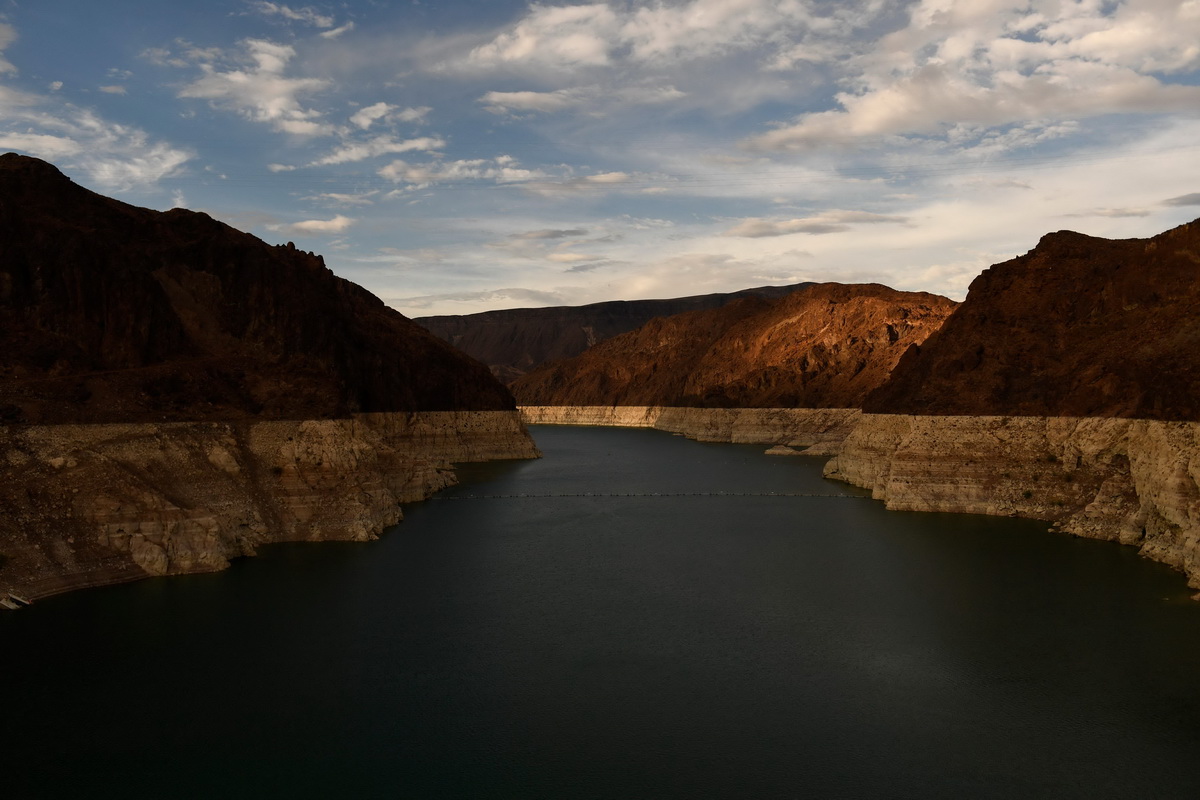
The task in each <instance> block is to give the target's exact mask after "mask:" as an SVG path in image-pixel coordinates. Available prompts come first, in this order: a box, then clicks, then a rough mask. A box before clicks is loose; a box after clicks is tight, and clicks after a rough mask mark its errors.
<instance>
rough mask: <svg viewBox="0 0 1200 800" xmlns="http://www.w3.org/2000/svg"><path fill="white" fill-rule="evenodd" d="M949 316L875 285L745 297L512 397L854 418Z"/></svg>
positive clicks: (588, 355) (619, 341) (619, 343)
mask: <svg viewBox="0 0 1200 800" xmlns="http://www.w3.org/2000/svg"><path fill="white" fill-rule="evenodd" d="M955 305H956V304H955V303H954V302H953V301H951V300H948V299H946V298H944V297H939V296H938V295H934V294H927V293H923V292H920V293H917V292H898V291H896V290H894V289H889V288H888V287H886V286H879V285H876V284H868V285H843V284H837V283H825V284H817V285H814V286H812V287H810V288H808V289H806V290H805V291H803V292H796V293H793V294H790V295H788V296H786V297H783V298H779V299H774V300H770V299H765V298H761V297H748V298H743V299H740V300H738V301H736V302H734V303H730V304H729V305H727V306H725V307H723V308H719V309H710V310H706V311H691V312H687V313H684V314H677V315H675V316H672V317H668V318H663V319H655V320H652V321H651V322H649V323H647V324H646V325H644V326H642V327H641V328H639V329H637V330H635V331H631V332H629V333H626V334H622V335H620V336H617V337H614V338H612V339H609V340H608V341H606V342H602V343H600V344H598V345H596V346H595V347H593V348H591V349H590V350H588V351H586V352H585V353H583V354H581V355H579V356H577V357H575V358H572V359H569V360H566V361H561V362H557V363H552V364H547V365H545V366H543V367H542V368H540V369H537V370H535V371H533V372H531V373H530V374H528V375H526V376H525V377H523V378H520V379H519V380H517V381H515V382H514V383H513V384H512V389H513V393H514V394H515V395H516V397H517V401H518V402H519V403H520V404H522V405H555V406H559V405H664V406H714V407H746V408H770V407H797V408H852V407H857V406H858V405H860V404H861V403H862V400H863V398H864V397H866V395H867V393H868V392H870V391H871V390H872V389H875V388H876V387H878V386H879V385H880V384H881V383H883V381H884V380H885V379H886V377H887V375H888V374H889V373H890V372H891V369H892V367H893V366H894V365H895V363H896V361H897V360H898V359H899V358H900V356H901V354H902V353H904V351H905V350H906V349H907V348H908V347H909V346H910V345H913V344H918V343H920V342H923V341H925V339H926V337H928V336H929V335H930V334H931V333H932V332H933V331H935V330H936V329H937V328H938V327H939V326H940V325H941V324H942V321H943V320H944V319H945V318H946V316H947V315H948V314H950V312H951V311H952V310H953V309H954V307H955Z"/></svg>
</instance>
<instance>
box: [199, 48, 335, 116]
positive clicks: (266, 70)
mask: <svg viewBox="0 0 1200 800" xmlns="http://www.w3.org/2000/svg"><path fill="white" fill-rule="evenodd" d="M241 44H242V49H243V51H244V54H243V56H242V58H241V61H242V68H237V67H234V68H229V69H225V70H222V69H221V68H220V67H218V66H217V65H216V64H215V63H214V62H213V61H212V60H209V59H210V58H211V54H208V53H205V54H204V55H203V56H201V59H202V60H201V61H200V69H201V71H202V72H203V75H202V76H201V77H200V78H197V79H196V80H195V81H193V82H191V83H189V84H188V85H187V86H185V87H184V88H183V89H182V90H181V91H180V92H179V96H180V97H193V98H199V99H204V100H208V101H210V102H211V103H212V104H213V105H214V106H216V107H219V108H227V109H231V110H234V111H237V112H239V113H241V114H243V115H244V116H246V117H247V118H249V119H252V120H255V121H256V122H265V123H269V124H270V125H271V126H272V127H273V128H275V130H277V131H281V132H283V133H291V134H296V135H302V136H314V135H320V134H329V133H332V132H333V131H334V128H333V126H331V125H329V124H328V123H326V122H323V121H322V120H321V114H320V112H318V111H315V110H312V109H306V108H304V107H303V106H302V105H301V104H300V101H299V99H298V97H299V95H302V94H307V93H312V92H319V91H321V90H323V89H326V88H328V87H329V86H330V84H331V82H330V81H328V80H326V79H324V78H289V77H285V76H284V74H283V73H284V71H285V69H286V68H287V64H288V62H289V61H291V59H292V58H293V57H294V56H295V54H296V51H295V49H294V48H293V47H291V46H289V45H282V44H275V43H274V42H268V41H264V40H262V39H246V40H245V41H243V42H242V43H241Z"/></svg>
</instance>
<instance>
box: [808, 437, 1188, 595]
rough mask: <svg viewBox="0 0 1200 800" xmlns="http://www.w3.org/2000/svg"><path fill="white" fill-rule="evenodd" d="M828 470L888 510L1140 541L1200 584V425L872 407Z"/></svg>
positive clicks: (1159, 558) (1153, 554)
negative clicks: (1012, 521) (913, 412)
mask: <svg viewBox="0 0 1200 800" xmlns="http://www.w3.org/2000/svg"><path fill="white" fill-rule="evenodd" d="M825 474H826V476H827V477H830V478H835V479H838V480H843V481H846V482H848V483H851V484H854V485H856V486H861V487H863V488H867V489H870V490H871V492H872V495H873V496H874V497H875V498H876V499H879V500H882V501H884V502H885V503H886V504H887V507H888V508H891V509H898V510H907V511H950V512H963V513H971V514H992V515H1008V516H1020V517H1030V518H1033V519H1041V520H1046V521H1048V522H1051V523H1053V524H1054V527H1055V528H1057V529H1059V530H1062V531H1065V532H1067V533H1072V534H1075V535H1078V536H1085V537H1088V538H1094V539H1106V540H1110V541H1117V542H1121V543H1122V544H1128V545H1133V546H1136V547H1137V548H1138V549H1139V551H1140V552H1141V553H1142V554H1143V555H1144V556H1146V557H1148V558H1152V559H1154V560H1156V561H1161V562H1163V563H1165V564H1168V565H1170V566H1172V567H1174V568H1175V569H1178V570H1181V571H1182V572H1184V573H1185V574H1186V575H1187V579H1188V585H1189V586H1191V587H1192V588H1196V589H1200V423H1196V422H1170V421H1158V420H1145V419H1118V418H1098V417H1016V416H1011V417H1010V416H908V415H900V414H864V415H863V416H862V417H861V418H860V419H859V420H858V423H857V425H856V426H855V428H854V430H853V431H852V432H851V433H850V435H849V436H848V437H847V438H846V440H845V441H844V443H843V444H842V446H841V449H840V451H839V452H838V453H837V455H835V456H834V457H833V458H832V459H831V460H830V461H829V463H828V464H827V465H826V467H825ZM1197 598H1198V599H1200V595H1197Z"/></svg>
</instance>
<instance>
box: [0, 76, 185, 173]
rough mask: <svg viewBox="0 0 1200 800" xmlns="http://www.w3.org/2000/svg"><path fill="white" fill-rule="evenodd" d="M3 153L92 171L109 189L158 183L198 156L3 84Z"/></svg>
mask: <svg viewBox="0 0 1200 800" xmlns="http://www.w3.org/2000/svg"><path fill="white" fill-rule="evenodd" d="M0 120H2V122H0V125H4V126H5V127H2V128H0V151H2V150H16V151H20V152H23V153H28V154H29V155H32V156H36V157H38V158H43V159H46V160H48V161H53V162H55V163H56V164H58V166H60V167H63V168H66V169H73V168H78V169H81V170H83V171H84V172H86V173H87V174H88V176H89V179H90V180H91V181H92V182H94V183H96V184H99V185H101V186H103V187H104V188H106V189H112V190H123V189H129V188H132V187H135V186H146V185H149V184H153V183H155V182H157V181H159V180H161V179H163V178H165V177H167V176H169V175H172V174H174V173H175V172H176V171H177V170H178V169H179V168H180V167H182V166H183V165H184V164H185V163H186V162H187V161H189V160H190V159H191V158H192V153H191V152H190V151H188V150H184V149H181V148H177V147H173V146H171V145H169V144H167V143H165V142H160V141H154V140H153V139H151V138H150V136H149V135H148V134H147V133H146V132H145V131H143V130H142V129H140V128H137V127H134V126H132V125H122V124H120V123H116V122H112V121H110V120H107V119H105V118H103V117H101V116H100V115H99V114H97V113H96V112H95V111H92V110H91V109H87V108H81V107H79V106H76V105H74V104H71V103H66V102H63V101H62V99H61V97H60V96H58V95H53V94H52V95H45V96H40V95H34V94H28V93H25V92H17V91H14V90H11V89H7V88H6V87H3V86H0Z"/></svg>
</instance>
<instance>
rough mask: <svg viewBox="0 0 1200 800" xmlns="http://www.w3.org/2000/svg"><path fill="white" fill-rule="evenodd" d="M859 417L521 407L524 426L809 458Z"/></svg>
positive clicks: (843, 411) (826, 411)
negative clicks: (779, 450) (796, 450)
mask: <svg viewBox="0 0 1200 800" xmlns="http://www.w3.org/2000/svg"><path fill="white" fill-rule="evenodd" d="M859 416H861V412H859V410H858V409H855V408H672V407H663V406H522V407H521V417H522V419H523V420H524V421H525V422H526V424H529V425H611V426H616V427H623V428H655V429H657V430H662V431H670V432H671V433H679V434H683V435H684V436H687V437H688V438H689V439H696V440H698V441H701V442H731V443H733V444H768V445H782V446H784V447H805V448H809V450H808V452H809V453H810V454H817V453H821V452H833V450H834V449H836V447H837V446H838V445H839V444H840V443H841V441H842V440H843V439H845V437H846V436H847V435H848V434H849V433H850V430H851V429H852V428H853V427H854V423H855V422H856V421H857V419H858V417H859Z"/></svg>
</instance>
